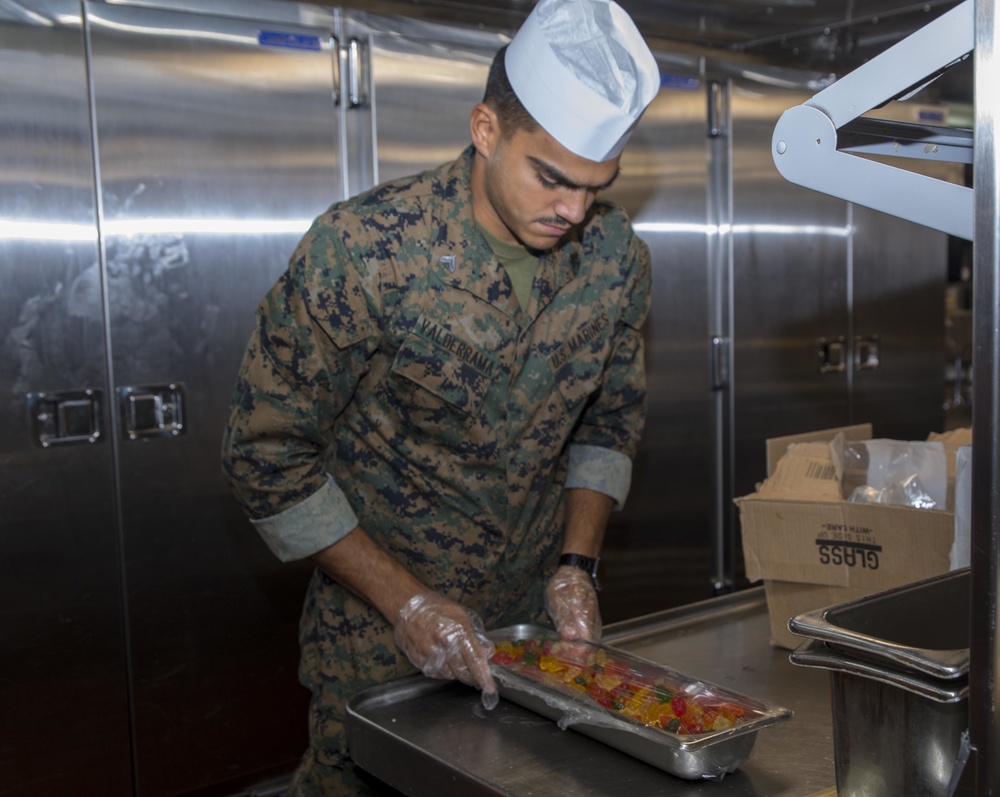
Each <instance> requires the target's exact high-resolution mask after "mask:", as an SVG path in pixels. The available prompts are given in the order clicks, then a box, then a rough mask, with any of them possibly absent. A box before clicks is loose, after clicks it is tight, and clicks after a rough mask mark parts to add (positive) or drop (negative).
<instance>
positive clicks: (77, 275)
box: [0, 0, 132, 797]
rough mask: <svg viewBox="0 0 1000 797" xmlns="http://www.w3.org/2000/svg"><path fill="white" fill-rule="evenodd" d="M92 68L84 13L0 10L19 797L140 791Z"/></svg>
mask: <svg viewBox="0 0 1000 797" xmlns="http://www.w3.org/2000/svg"><path fill="white" fill-rule="evenodd" d="M85 57H86V56H85V50H84V37H83V28H82V22H81V17H80V6H79V3H77V2H67V1H66V0H40V1H39V2H34V3H32V4H31V5H30V7H29V6H21V5H17V4H8V5H6V6H4V7H3V8H0V282H2V285H3V288H2V290H0V390H2V399H0V717H2V719H0V794H11V795H15V794H16V795H18V797H36V796H37V797H41V796H42V795H46V796H47V795H52V794H78V793H80V789H81V784H86V788H85V791H87V792H88V793H92V794H102V795H108V797H114V796H117V795H128V794H131V793H132V775H131V760H130V753H129V744H130V742H129V715H128V699H127V673H126V666H125V648H124V641H123V633H122V612H121V592H120V587H119V584H120V579H119V548H118V540H117V535H116V532H115V507H114V483H113V461H112V453H113V449H112V446H111V445H110V443H109V442H108V439H107V437H108V435H107V428H108V420H109V416H108V393H107V375H106V363H105V356H104V352H105V326H104V305H103V301H102V291H101V279H100V267H99V262H98V249H97V216H96V209H95V203H94V168H93V155H92V147H91V136H90V115H89V109H88V101H87V71H86V63H85ZM87 391H89V393H88V392H87ZM29 394H32V395H33V397H34V398H35V399H36V400H35V402H34V405H33V406H34V410H33V412H32V413H31V414H29V402H28V396H29ZM98 430H99V431H100V432H101V434H100V435H99V436H96V437H95V434H94V432H95V431H98ZM88 432H89V433H88ZM90 439H94V440H95V442H93V443H92V442H89V440H90ZM42 442H45V443H46V445H45V446H43V445H42Z"/></svg>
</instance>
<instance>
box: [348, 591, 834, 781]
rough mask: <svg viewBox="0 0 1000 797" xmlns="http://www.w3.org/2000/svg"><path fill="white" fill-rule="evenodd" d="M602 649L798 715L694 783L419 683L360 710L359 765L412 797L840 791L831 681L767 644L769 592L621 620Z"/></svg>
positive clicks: (465, 692) (404, 683) (356, 717)
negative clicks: (718, 776)
mask: <svg viewBox="0 0 1000 797" xmlns="http://www.w3.org/2000/svg"><path fill="white" fill-rule="evenodd" d="M602 642H603V643H604V644H606V645H610V646H613V647H615V648H618V649H620V650H624V651H627V652H629V653H631V654H633V655H636V656H641V657H643V658H646V659H649V660H651V661H655V662H658V663H662V664H666V665H669V666H670V667H672V668H674V669H677V670H680V671H682V672H684V673H687V674H690V675H693V676H695V677H697V678H699V679H704V680H706V681H712V682H715V683H717V684H719V685H722V686H727V687H729V688H731V689H734V690H736V691H738V692H742V693H744V694H747V695H750V696H753V697H758V698H762V699H764V700H767V701H769V702H772V703H776V704H779V705H782V706H784V707H786V708H790V709H792V711H794V712H795V716H794V717H793V718H792V719H791V720H790V721H788V722H784V723H781V724H779V725H776V726H774V727H770V728H763V729H761V730H760V731H759V732H758V735H757V742H756V745H755V747H754V750H753V752H752V753H751V755H750V757H749V759H748V760H747V761H746V762H745V763H744V764H743V765H742V766H741V767H740V769H739V770H737V771H736V772H735V773H733V774H731V775H727V776H726V777H725V778H724V779H723V780H721V781H701V782H699V781H685V780H681V779H679V778H676V777H674V776H672V775H669V774H667V773H665V772H662V771H660V770H658V769H656V768H654V767H652V766H650V765H648V764H645V763H642V762H641V761H637V760H635V759H633V758H631V757H629V756H628V755H626V754H624V753H620V752H618V751H616V750H613V749H611V748H609V747H606V746H605V745H603V744H600V743H599V742H596V741H594V740H592V739H589V738H587V737H585V736H583V735H581V734H579V733H575V732H573V731H572V730H567V731H561V730H559V728H558V727H557V726H556V724H555V723H554V722H552V721H550V720H547V719H544V718H543V717H540V716H538V715H536V714H534V713H532V712H530V711H528V710H526V709H523V708H521V707H520V706H517V705H514V704H513V703H510V702H509V701H506V700H501V701H500V705H499V706H498V707H497V708H496V709H495V710H493V711H486V710H485V709H484V708H483V707H482V705H481V704H480V702H479V697H478V693H476V692H475V691H474V690H472V689H470V688H468V687H464V686H462V685H461V684H455V683H444V682H440V681H432V680H430V679H426V678H423V677H420V676H417V677H414V678H409V679H404V680H401V681H396V682H394V683H391V684H385V685H383V686H380V687H376V688H375V689H374V690H369V691H368V692H366V693H365V694H364V695H362V696H359V698H357V699H356V700H355V701H353V702H352V707H351V710H352V716H351V718H350V721H349V731H350V740H351V754H352V756H353V757H354V759H355V761H357V763H358V764H359V765H360V766H362V767H363V768H365V769H367V770H368V771H370V772H372V774H374V775H376V776H378V777H379V778H381V779H382V780H384V781H386V782H387V783H389V784H391V785H393V786H394V787H395V788H397V789H399V790H400V791H402V792H403V793H405V794H408V795H410V796H411V797H448V795H454V797H477V796H478V795H484V796H492V795H510V796H511V797H545V796H547V795H579V796H580V797H617V796H618V795H628V796H629V797H633V796H634V797H639V796H640V795H641V796H642V797H648V796H649V795H697V794H709V793H710V794H712V795H727V796H728V795H744V796H749V795H759V797H765V795H766V797H813V795H818V794H833V792H832V791H831V789H832V788H833V785H834V780H835V778H834V764H833V738H832V731H831V726H832V719H831V713H830V687H829V676H828V675H827V673H825V672H823V671H822V670H817V669H812V668H805V667H799V666H796V665H793V664H791V663H790V662H789V661H788V651H787V650H783V649H780V648H774V647H772V646H771V645H770V642H769V631H768V618H767V606H766V604H765V601H764V592H763V588H760V587H758V588H754V589H751V590H746V591H743V592H739V593H736V594H733V595H726V596H722V597H719V598H713V599H711V600H707V601H702V602H700V603H696V604H692V605H690V606H684V607H680V608H677V609H670V610H668V611H665V612H659V613H657V614H653V615H648V616H646V617H641V618H637V619H635V620H629V621H626V622H623V623H616V624H614V625H612V626H608V628H607V629H606V630H605V635H604V639H603V640H602Z"/></svg>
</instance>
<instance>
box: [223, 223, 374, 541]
mask: <svg viewBox="0 0 1000 797" xmlns="http://www.w3.org/2000/svg"><path fill="white" fill-rule="evenodd" d="M331 222H332V219H331V218H327V219H326V223H324V224H322V225H320V224H319V223H317V225H314V227H313V229H312V230H311V231H310V233H308V234H307V235H306V237H305V238H303V240H302V242H301V243H300V245H299V247H298V248H297V250H296V252H295V254H294V255H293V257H292V261H291V264H290V265H289V268H288V271H286V273H285V274H284V275H283V276H282V278H281V279H280V280H278V282H277V283H276V284H275V285H274V287H273V288H272V289H271V291H270V292H269V293H268V294H267V296H266V297H265V298H264V300H263V301H262V302H261V305H260V307H259V308H258V311H257V325H256V328H255V330H254V332H253V334H252V335H251V338H250V343H249V345H248V346H247V350H246V353H245V354H244V357H243V362H242V364H241V367H240V371H239V375H238V377H237V381H236V387H235V390H234V393H233V398H232V402H231V404H230V410H229V417H228V420H227V423H226V429H225V434H224V437H223V446H222V464H223V472H224V475H225V476H226V478H227V480H228V481H229V483H230V485H231V487H232V489H233V492H234V494H235V495H236V497H237V499H238V500H239V501H240V503H241V504H242V506H243V508H244V509H245V511H246V512H247V514H248V515H249V516H250V518H251V520H252V521H253V524H254V526H255V527H256V528H257V530H258V531H259V532H260V534H261V535H262V537H263V538H264V540H265V541H266V542H267V544H268V546H269V547H270V548H271V550H272V551H273V552H274V553H275V555H277V556H278V557H279V558H280V559H282V560H285V561H288V560H292V559H299V558H304V557H306V556H309V555H311V554H313V553H315V552H317V551H319V550H321V549H323V548H325V547H328V546H329V545H332V544H333V543H335V542H337V541H338V540H339V539H341V538H342V537H344V536H345V535H346V534H347V533H348V532H349V531H351V529H353V528H354V527H355V526H357V523H358V521H357V517H356V516H355V513H354V511H353V510H352V508H351V506H350V503H349V501H348V499H347V496H346V495H345V494H344V492H343V491H342V490H341V489H340V487H339V486H338V485H337V484H336V483H335V481H334V480H333V479H332V478H331V477H330V475H329V474H328V473H327V472H326V469H325V461H326V457H327V454H328V450H329V448H330V445H331V443H332V441H333V429H334V424H335V422H336V420H337V418H338V416H339V415H340V413H341V412H342V411H343V409H344V408H345V407H346V406H347V405H348V402H349V401H350V400H351V397H352V396H353V395H354V392H355V390H356V388H357V384H358V382H359V380H360V378H361V376H362V374H363V373H364V371H365V368H366V363H367V359H368V357H369V356H370V354H371V351H372V350H373V345H374V344H373V343H372V339H373V338H374V337H375V336H376V334H377V329H378V326H377V324H376V323H375V322H374V321H373V320H372V312H371V310H372V307H373V306H374V305H373V302H374V299H373V297H372V295H371V294H370V293H369V291H366V290H365V289H363V288H362V279H361V278H360V277H359V275H358V266H357V264H356V263H355V262H354V261H353V259H352V258H351V257H350V256H349V253H348V252H347V251H346V249H345V247H344V246H343V244H342V242H341V241H340V239H339V238H338V237H337V235H336V232H335V231H336V226H335V225H334V224H332V223H331ZM365 284H366V286H367V287H368V288H369V290H370V289H371V285H372V284H373V282H372V281H371V280H366V281H365Z"/></svg>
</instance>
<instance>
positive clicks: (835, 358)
mask: <svg viewBox="0 0 1000 797" xmlns="http://www.w3.org/2000/svg"><path fill="white" fill-rule="evenodd" d="M816 356H817V358H818V359H819V372H820V373H821V374H839V373H843V372H844V371H846V370H847V345H846V342H845V341H844V338H842V337H840V338H820V339H819V340H818V341H816Z"/></svg>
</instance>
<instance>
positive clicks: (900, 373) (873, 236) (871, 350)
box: [851, 159, 963, 440]
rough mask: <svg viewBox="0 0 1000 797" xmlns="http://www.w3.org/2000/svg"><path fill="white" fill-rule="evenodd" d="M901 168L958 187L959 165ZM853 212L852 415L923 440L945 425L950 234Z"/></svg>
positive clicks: (884, 432)
mask: <svg viewBox="0 0 1000 797" xmlns="http://www.w3.org/2000/svg"><path fill="white" fill-rule="evenodd" d="M896 160H898V159H896ZM894 165H899V164H898V163H897V164H894ZM905 167H906V168H908V169H911V170H913V171H919V172H922V173H925V174H930V175H932V176H934V177H936V178H938V179H944V180H950V181H952V182H957V183H961V182H962V173H963V167H962V166H961V164H955V163H938V164H934V163H929V162H924V161H911V162H908V163H907V164H905ZM853 214H854V246H853V254H852V259H851V273H852V277H853V283H854V290H853V334H852V336H851V343H852V345H853V350H852V352H851V367H852V369H853V372H854V373H853V384H852V389H851V408H852V414H853V417H854V418H856V419H857V420H858V421H859V422H865V421H871V422H872V423H873V425H874V427H875V434H876V435H878V436H879V437H888V438H894V439H904V440H905V439H916V440H923V439H925V438H926V437H927V435H928V433H930V432H940V431H943V426H944V423H945V409H944V402H945V386H944V377H943V373H944V366H943V365H942V363H944V362H945V360H946V354H945V300H944V296H945V285H946V282H947V279H948V236H947V235H946V234H945V233H942V232H938V231H937V230H932V229H930V228H929V227H924V226H921V225H919V224H914V223H912V222H908V221H904V220H903V219H898V218H896V217H894V216H887V215H885V214H883V213H879V212H878V211H874V210H870V209H868V208H863V207H860V206H857V205H855V206H854V208H853Z"/></svg>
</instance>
